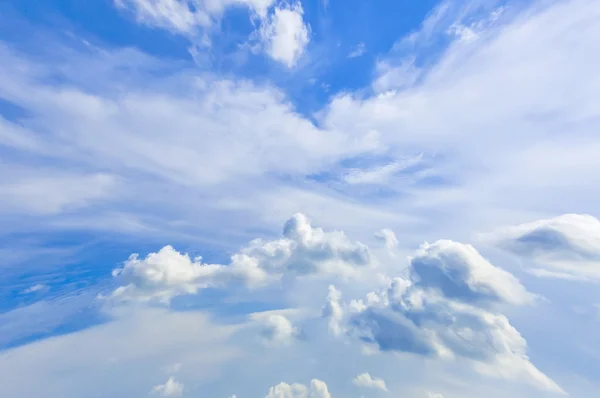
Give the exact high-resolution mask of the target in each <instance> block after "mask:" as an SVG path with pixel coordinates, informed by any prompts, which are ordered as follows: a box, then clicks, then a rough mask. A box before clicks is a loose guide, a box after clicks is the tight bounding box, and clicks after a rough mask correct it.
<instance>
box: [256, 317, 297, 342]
mask: <svg viewBox="0 0 600 398" xmlns="http://www.w3.org/2000/svg"><path fill="white" fill-rule="evenodd" d="M262 322H263V329H262V332H261V335H262V337H263V339H264V341H265V343H266V344H267V345H274V346H278V345H283V346H285V345H290V344H292V343H293V341H294V340H295V339H296V338H297V337H298V336H299V334H300V332H299V330H298V328H296V327H295V326H294V325H293V324H292V322H290V320H289V319H287V318H286V317H285V316H283V315H269V316H267V317H265V318H264V319H263V320H262Z"/></svg>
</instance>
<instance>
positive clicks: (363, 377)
mask: <svg viewBox="0 0 600 398" xmlns="http://www.w3.org/2000/svg"><path fill="white" fill-rule="evenodd" d="M352 383H354V384H355V385H357V386H359V387H365V388H374V389H377V390H382V391H387V387H386V385H385V381H384V380H383V379H379V378H377V377H375V378H374V377H372V376H371V375H370V374H369V373H361V374H359V375H358V376H356V377H355V378H354V379H352Z"/></svg>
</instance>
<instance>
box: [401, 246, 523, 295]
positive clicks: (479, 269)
mask: <svg viewBox="0 0 600 398" xmlns="http://www.w3.org/2000/svg"><path fill="white" fill-rule="evenodd" d="M411 271H412V275H413V278H414V280H415V281H416V282H417V283H418V284H419V286H422V287H424V288H433V289H439V290H440V291H441V292H442V293H443V294H444V295H445V296H447V297H449V298H452V299H458V300H462V301H468V302H471V301H476V302H482V301H483V302H491V303H494V302H501V303H510V304H517V305H519V304H526V303H530V302H531V301H532V298H533V296H532V295H531V294H530V293H529V292H527V290H526V289H525V287H524V286H523V285H521V283H520V282H519V280H518V279H517V278H515V277H514V276H513V275H512V274H511V273H509V272H507V271H505V270H503V269H501V268H498V267H495V266H494V265H492V264H491V263H490V262H489V261H487V260H486V259H485V258H484V257H483V256H481V254H479V252H478V251H477V250H476V249H475V248H474V247H473V246H471V245H465V244H461V243H458V242H453V241H449V240H439V241H437V242H434V243H432V244H429V243H425V244H423V245H422V246H421V248H420V249H419V250H418V251H417V253H416V256H415V257H413V258H412V259H411Z"/></svg>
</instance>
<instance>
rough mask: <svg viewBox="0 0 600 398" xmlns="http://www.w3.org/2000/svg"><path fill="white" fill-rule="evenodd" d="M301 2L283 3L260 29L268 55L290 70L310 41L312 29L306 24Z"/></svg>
mask: <svg viewBox="0 0 600 398" xmlns="http://www.w3.org/2000/svg"><path fill="white" fill-rule="evenodd" d="M303 14H304V10H303V9H302V5H301V4H300V2H297V3H295V4H293V5H287V4H286V3H283V4H281V5H279V6H277V7H276V8H275V9H274V11H273V13H272V14H271V15H270V16H269V17H268V20H267V21H265V22H264V23H263V24H262V26H261V27H260V31H259V35H260V39H261V42H262V43H263V46H264V47H265V50H266V52H267V54H268V55H269V56H270V57H271V58H273V59H274V60H275V61H278V62H281V63H282V64H284V65H286V66H287V67H288V68H291V67H293V66H294V65H296V63H297V62H298V59H299V58H300V57H301V56H302V54H303V53H304V49H305V48H306V46H307V45H308V43H309V41H310V27H309V26H308V25H306V24H305V23H304V20H303Z"/></svg>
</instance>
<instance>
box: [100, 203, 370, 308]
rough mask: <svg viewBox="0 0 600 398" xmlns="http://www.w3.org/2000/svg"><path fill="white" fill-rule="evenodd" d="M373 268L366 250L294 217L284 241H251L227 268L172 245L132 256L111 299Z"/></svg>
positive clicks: (117, 273) (118, 272) (166, 296)
mask: <svg viewBox="0 0 600 398" xmlns="http://www.w3.org/2000/svg"><path fill="white" fill-rule="evenodd" d="M373 265H374V262H373V258H372V255H371V253H370V251H369V249H368V248H367V246H365V245H364V244H362V243H360V242H353V241H351V240H350V239H349V238H348V237H347V236H346V235H345V234H344V233H343V232H341V231H330V232H325V231H324V230H323V229H321V228H318V227H313V226H312V225H311V223H310V221H309V220H308V218H307V217H306V216H305V215H303V214H299V213H298V214H295V215H294V216H292V217H291V218H290V219H289V220H288V221H287V222H286V223H285V225H284V228H283V237H282V238H280V239H274V240H263V239H255V240H253V241H251V242H250V243H249V244H248V245H247V246H245V247H243V248H242V249H241V250H240V251H239V252H237V253H235V254H233V255H232V256H231V261H230V263H229V264H227V265H222V264H203V263H202V262H201V258H195V259H192V258H190V256H189V255H188V254H182V253H180V252H178V251H176V250H175V249H174V248H173V247H171V246H165V247H163V248H162V249H161V250H160V251H158V252H157V253H150V254H148V256H146V258H144V259H140V258H139V256H138V255H136V254H133V255H132V256H130V258H129V259H128V260H127V261H126V262H125V264H124V266H123V267H122V268H117V269H115V270H114V271H113V273H112V274H113V277H114V278H116V280H117V281H118V282H119V284H120V285H121V286H120V287H118V288H117V289H116V290H115V291H114V292H113V293H112V296H111V297H112V298H113V299H123V300H130V299H138V300H142V301H147V300H158V301H163V302H168V301H169V300H170V299H171V298H172V297H174V296H177V295H183V294H194V293H196V292H197V291H198V290H199V289H204V288H208V287H218V288H219V287H221V288H222V287H226V286H227V285H228V284H230V283H235V282H238V283H241V284H242V285H244V286H247V287H250V288H255V287H261V286H265V285H267V284H269V283H273V282H277V281H280V280H282V278H285V277H286V276H287V275H291V276H292V277H296V276H298V277H303V276H307V277H308V276H322V277H323V276H338V277H342V278H350V277H356V276H358V275H359V274H360V272H361V271H362V270H363V269H366V268H368V267H372V266H373Z"/></svg>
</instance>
